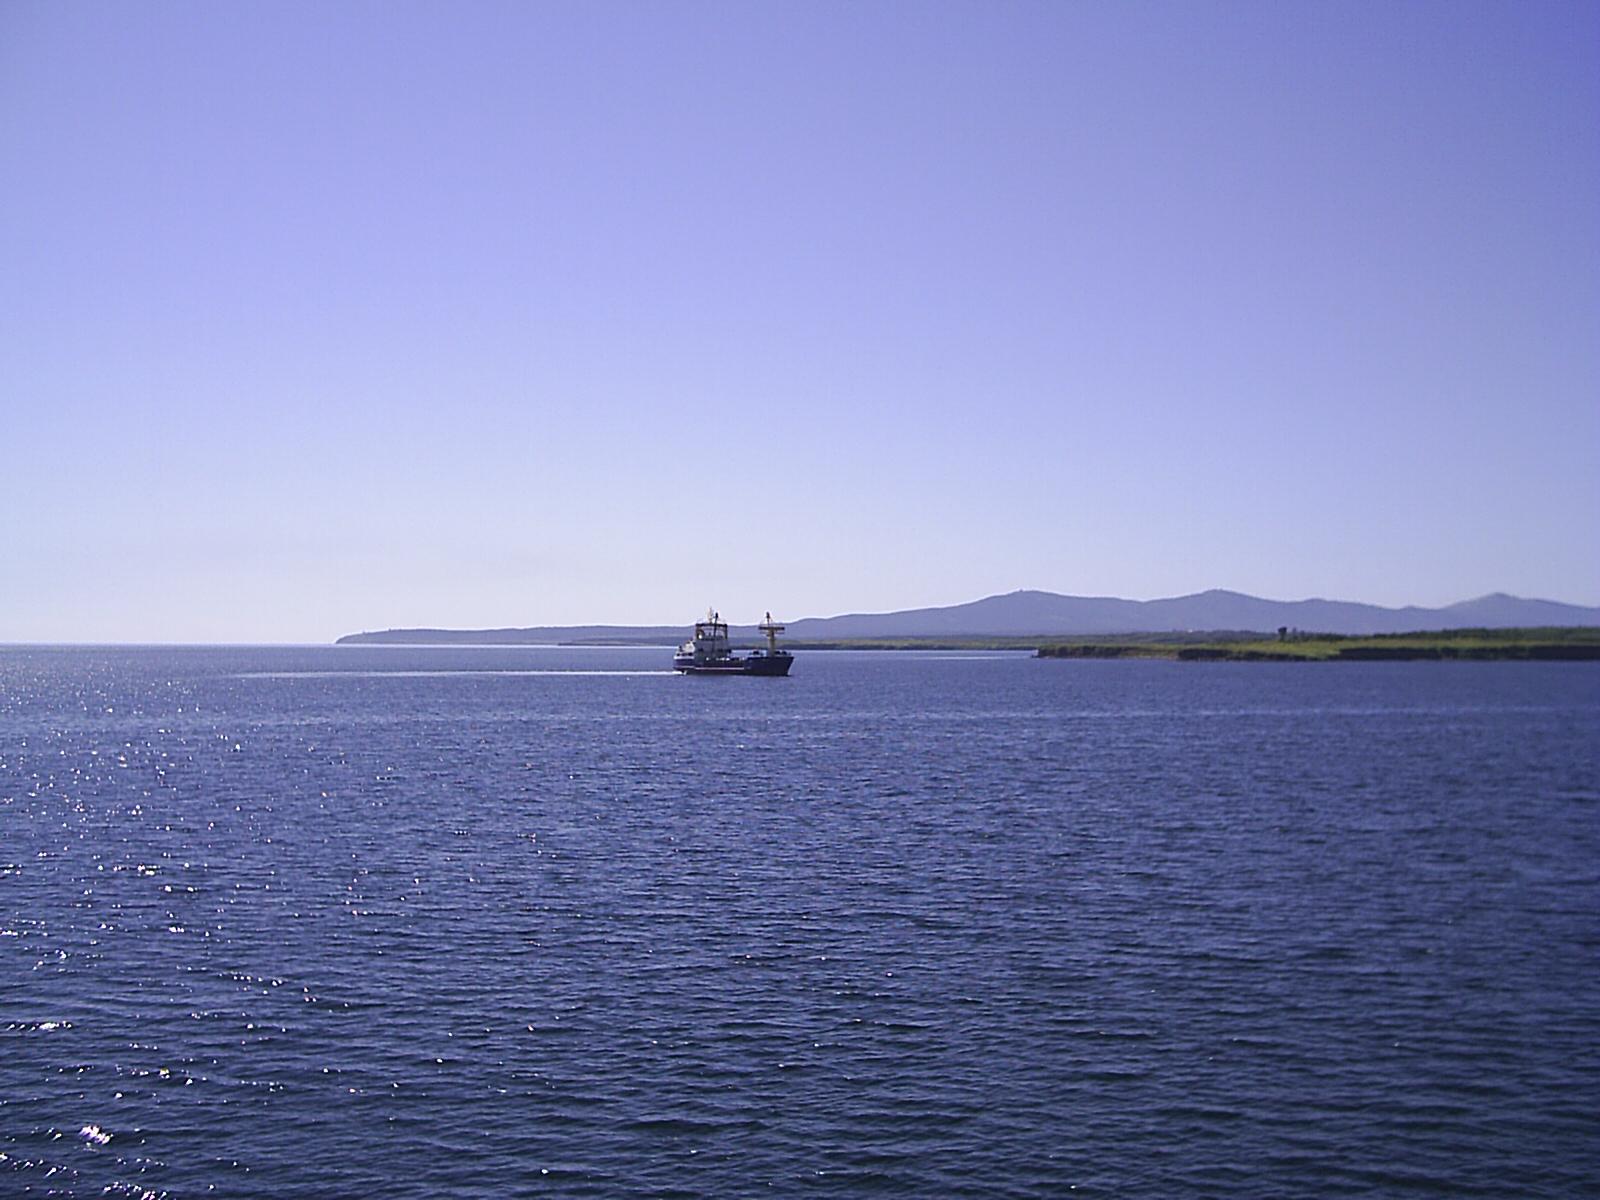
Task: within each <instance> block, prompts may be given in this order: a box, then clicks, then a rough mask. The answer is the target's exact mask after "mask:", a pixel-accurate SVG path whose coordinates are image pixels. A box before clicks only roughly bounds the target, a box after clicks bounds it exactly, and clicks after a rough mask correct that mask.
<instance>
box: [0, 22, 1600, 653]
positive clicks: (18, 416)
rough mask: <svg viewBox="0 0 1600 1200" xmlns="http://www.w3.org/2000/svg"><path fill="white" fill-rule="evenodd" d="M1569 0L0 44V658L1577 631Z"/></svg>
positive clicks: (1596, 241) (1584, 521)
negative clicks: (1559, 627)
mask: <svg viewBox="0 0 1600 1200" xmlns="http://www.w3.org/2000/svg"><path fill="white" fill-rule="evenodd" d="M1597 47H1600V6H1597V5H1595V4H1592V3H1581V4H1562V3H1548V2H1541V3H1534V4H1527V3H1507V4H1489V5H1483V4H1473V3H1463V2H1450V3H1442V4H1414V3H1412V4H1408V3H1391V2H1384V3H1371V4H1363V3H1338V4H1278V3H1270V4H1269V3H1259V4H1247V3H1237V2H1229V3H1220V4H1210V3H1170V4H1169V3H1158V4H1139V3H1106V4H1091V3H1081V4H1069V3H1038V4H1005V3H993V2H989V0H984V2H976V0H975V2H972V3H887V2H886V3H856V2H851V3H838V4H828V3H813V2H807V3H795V4H774V3H756V4H744V3H739V4H704V3H677V4H645V3H628V4H603V3H595V4H557V3H545V4H539V3H513V4H503V5H502V4H484V3H476V4H474V3H468V4H424V3H406V4H395V3H374V4H364V3H340V4H328V3H321V2H319V3H313V4H289V3H272V4H216V3H209V2H207V3H193V4H189V3H182V4H179V3H148V4H108V3H94V4H82V3H70V2H69V3H57V2H49V3H43V2H41V3H33V2H18V0H3V2H0V445H3V446H4V449H5V459H6V469H5V476H4V481H3V484H0V529H3V533H4V541H3V545H0V641H26V640H158V641H171V640H200V641H213V640H223V641H274V640H323V639H329V638H332V637H335V636H337V635H338V634H341V633H345V632H349V631H352V630H358V629H370V628H382V627H387V626H395V625H441V626H457V627H462V626H486V625H528V624H546V623H567V622H628V623H633V622H639V623H644V622H649V623H654V622H673V621H679V620H681V621H684V622H687V621H689V620H692V619H693V617H695V616H696V615H697V614H698V613H700V612H701V611H703V610H704V608H705V607H706V605H708V604H711V603H715V604H717V605H718V606H719V607H720V608H721V609H722V611H723V612H724V613H725V614H727V615H729V616H730V617H732V618H733V619H736V620H741V621H742V620H751V619H754V618H756V617H758V616H759V615H760V613H761V612H762V611H764V610H766V609H768V608H770V609H771V610H772V611H773V612H774V613H775V614H778V615H780V616H784V617H790V618H794V617H799V616H807V615H828V614H831V613H837V612H841V611H851V610H884V609H893V608H903V607H912V606H920V605H926V604H942V603H956V602H961V601H965V600H970V599H975V598H977V597H979V596H982V595H986V594H990V593H993V592H998V591H1007V590H1011V589H1013V588H1019V587H1037V588H1044V589H1048V590H1052V591H1061V592H1070V593H1079V594H1099V595H1121V596H1128V597H1134V598H1150V597H1156V596H1164V595H1174V594H1179V593H1184V592H1191V591H1198V590H1201V589H1204V588H1208V587H1229V588H1235V589H1238V590H1241V591H1247V592H1252V593H1255V594H1258V595H1265V596H1269V597H1274V598H1280V599H1296V598H1301V597H1306V596H1313V595H1321V596H1330V597H1337V598H1342V599H1354V600H1366V601H1372V602H1376V603H1384V604H1403V603H1422V604H1440V603H1448V602H1450V601H1454V600H1459V599H1465V598H1467V597H1470V596H1473V595H1477V594H1481V593H1483V592H1487V591H1492V590H1505V591H1511V592H1515V593H1518V594H1523V595H1538V596H1546V597H1550V598H1554V599H1560V600H1568V601H1573V602H1581V603H1588V604H1595V603H1600V471H1597V456H1600V51H1597Z"/></svg>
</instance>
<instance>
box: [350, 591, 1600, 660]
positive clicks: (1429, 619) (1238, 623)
mask: <svg viewBox="0 0 1600 1200" xmlns="http://www.w3.org/2000/svg"><path fill="white" fill-rule="evenodd" d="M687 626H688V622H687V621H685V622H683V623H680V624H677V625H536V626H528V627H522V628H503V629H386V630H381V631H377V632H367V633H352V634H347V635H346V636H344V637H342V638H340V639H339V640H338V644H339V645H413V646H415V645H454V646H462V645H478V646H484V645H502V646H503V645H566V646H585V645H587V646H606V645H612V646H628V645H654V646H662V645H673V644H675V643H677V642H679V641H681V640H682V638H683V635H684V631H685V629H686V628H687ZM788 626H789V632H788V639H787V640H788V641H789V642H790V644H792V645H796V646H799V647H806V646H810V647H812V648H822V647H824V646H840V645H846V644H848V645H858V646H859V645H866V644H879V645H919V646H924V647H926V646H930V645H936V644H944V645H966V644H974V643H984V644H994V645H1011V646H1015V647H1016V648H1019V649H1023V648H1026V649H1036V648H1039V647H1041V646H1044V645H1046V644H1056V643H1062V642H1065V641H1066V640H1068V639H1072V638H1096V639H1104V638H1106V637H1108V636H1113V637H1114V636H1119V635H1145V637H1146V640H1144V641H1142V642H1141V643H1140V644H1142V645H1144V646H1146V647H1147V648H1148V647H1150V646H1152V645H1153V644H1154V643H1152V642H1150V641H1149V640H1148V635H1156V634H1177V635H1183V641H1184V646H1183V648H1184V649H1186V650H1188V651H1196V653H1187V654H1184V655H1181V657H1202V655H1200V654H1199V653H1198V652H1197V651H1198V649H1199V645H1198V644H1197V643H1196V639H1195V634H1196V633H1203V632H1206V631H1231V632H1229V633H1228V634H1227V635H1225V636H1224V637H1223V638H1222V639H1221V642H1222V643H1225V644H1227V645H1229V646H1233V647H1235V649H1237V648H1238V646H1239V645H1240V644H1243V643H1246V642H1250V641H1253V640H1259V638H1260V637H1261V636H1266V637H1270V638H1272V639H1273V642H1272V645H1273V646H1274V647H1278V646H1281V645H1283V643H1280V642H1278V641H1277V640H1276V639H1277V636H1278V631H1279V630H1283V631H1284V632H1285V636H1287V634H1288V631H1290V630H1306V631H1311V632H1314V633H1317V634H1329V635H1337V636H1339V637H1342V638H1351V637H1374V636H1380V635H1394V634H1418V633H1423V632H1427V631H1434V632H1435V633H1436V634H1437V633H1438V632H1440V631H1451V630H1479V631H1489V630H1512V629H1515V630H1523V631H1527V630H1547V629H1553V628H1568V629H1571V628H1590V629H1600V608H1590V607H1585V606H1583V605H1577V604H1562V603H1559V602H1557V601H1554V600H1530V599H1524V598H1522V597H1519V596H1509V595H1506V594H1505V593H1503V592H1497V593H1494V594H1492V595H1488V596H1480V597H1478V598H1477V599H1475V600H1464V601H1462V602H1460V603H1459V604H1451V605H1446V606H1445V607H1443V608H1421V607H1417V606H1408V607H1405V608H1385V607H1382V606H1380V605H1376V604H1361V603H1356V602H1353V601H1348V600H1321V599H1317V600H1264V599H1261V598H1260V597H1257V596H1247V595H1245V594H1243V593H1241V592H1229V591H1222V590H1212V591H1207V592H1197V593H1195V594H1194V595H1190V596H1175V597H1172V598H1170V599H1164V600H1122V599H1117V598H1114V597H1105V596H1064V595H1059V594H1057V593H1054V592H1039V591H1018V592H1008V593H1006V594H1005V595H1001V596H989V597H986V598H985V599H982V600H974V601H972V602H971V603H968V604H956V605H951V606H948V607H944V608H916V609H907V610H904V611H901V612H890V613H851V614H847V615H844V616H837V617H806V618H802V619H800V620H794V621H790V622H788ZM731 633H732V635H733V637H734V639H735V640H736V641H740V642H748V643H750V644H754V642H755V641H756V640H757V637H758V635H757V633H756V629H755V626H753V625H751V626H734V627H733V628H732V630H731ZM1251 635H1256V636H1255V637H1252V636H1251ZM1201 641H1202V643H1203V639H1202V640H1201ZM1501 641H1502V642H1504V641H1505V639H1504V638H1502V639H1501ZM1101 644H1103V643H1101ZM1295 644H1297V645H1302V646H1304V645H1309V642H1307V641H1306V640H1305V639H1303V638H1302V640H1301V642H1300V643H1295ZM1344 649H1346V650H1355V649H1356V647H1353V646H1346V647H1344ZM1271 653H1273V654H1275V655H1288V656H1292V657H1297V658H1307V657H1313V656H1312V655H1311V654H1309V653H1293V654H1292V655H1290V652H1289V651H1283V650H1273V651H1271ZM1485 654H1487V651H1485ZM1076 656H1077V657H1082V656H1083V655H1081V654H1080V655H1076ZM1108 656H1110V655H1107V654H1100V655H1096V657H1108ZM1145 656H1146V657H1150V656H1156V657H1180V655H1178V654H1176V653H1174V654H1171V655H1157V654H1154V653H1153V651H1148V650H1147V652H1146V653H1145ZM1227 656H1228V655H1223V654H1218V655H1214V657H1227ZM1494 656H1495V657H1502V656H1501V655H1494ZM1324 657H1326V656H1324Z"/></svg>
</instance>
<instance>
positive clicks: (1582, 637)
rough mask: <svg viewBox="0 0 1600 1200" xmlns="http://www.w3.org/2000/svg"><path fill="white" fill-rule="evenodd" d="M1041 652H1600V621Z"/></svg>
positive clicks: (1154, 640) (1303, 655)
mask: <svg viewBox="0 0 1600 1200" xmlns="http://www.w3.org/2000/svg"><path fill="white" fill-rule="evenodd" d="M1037 653H1038V657H1040V658H1167V659H1177V660H1179V661H1185V662H1188V661H1212V662H1215V661H1224V662H1334V661H1339V662H1352V661H1382V660H1390V661H1399V660H1415V659H1539V660H1553V661H1559V660H1575V659H1596V660H1600V629H1597V628H1592V627H1590V628H1552V629H1442V630H1438V631H1436V632H1430V633H1387V634H1378V635H1376V636H1372V637H1346V636H1342V635H1340V634H1326V633H1291V634H1289V635H1288V636H1287V637H1285V638H1282V639H1279V638H1276V637H1272V638H1262V637H1259V636H1256V635H1251V636H1249V637H1238V636H1225V637H1220V638H1209V639H1208V640H1205V641H1195V640H1193V639H1192V638H1183V637H1171V636H1159V635H1158V636H1154V637H1138V638H1084V639H1079V640H1075V641H1070V642H1052V643H1048V644H1043V645H1040V646H1039V648H1038V652H1037Z"/></svg>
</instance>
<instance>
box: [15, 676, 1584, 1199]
mask: <svg viewBox="0 0 1600 1200" xmlns="http://www.w3.org/2000/svg"><path fill="white" fill-rule="evenodd" d="M669 655H670V651H668V650H640V649H631V650H560V649H539V648H496V649H489V648H464V649H420V648H419V649H401V648H388V647H341V648H299V649H295V648H214V649H172V648H150V649H91V648H71V649H23V648H12V649H6V650H0V1196H61V1197H80V1196H101V1195H110V1196H124V1197H134V1196H139V1197H174V1198H177V1197H191V1196H203V1195H219V1196H227V1197H245V1198H248V1197H274V1198H282V1197H302V1196H304V1197H324V1196H331V1197H340V1196H350V1197H366V1196H384V1197H433V1196H469V1197H476V1196H482V1197H518V1196H539V1195H551V1196H596V1197H600V1196H604V1197H626V1196H664V1197H665V1196H683V1197H691V1196H746V1195H779V1196H783V1195H800V1194H807V1195H810V1194H832V1195H843V1196H858V1195H879V1196H930V1197H932V1196H974V1197H978V1196H982V1197H994V1196H1006V1197H1033V1196H1037V1197H1057V1196H1063V1195H1066V1194H1069V1193H1072V1194H1081V1195H1085V1196H1095V1195H1098V1196H1115V1197H1152V1198H1154V1197H1172V1196H1229V1197H1234V1196H1260V1197H1287V1196H1307V1197H1312V1196H1316V1197H1324V1196H1361V1195H1366V1196H1384V1197H1409V1196H1429V1197H1437V1196H1441V1195H1443V1196H1496V1197H1502V1196H1512V1195H1515V1196H1523V1197H1569V1196H1570V1197H1577V1196H1586V1195H1595V1194H1597V1193H1600V1003H1597V996H1600V970H1597V968H1600V955H1597V951H1600V668H1597V667H1596V666H1594V665H1592V664H1561V663H1544V664H1540V663H1370V664H1361V663H1348V664H1316V665H1283V664H1229V663H1161V662H1092V661H1087V662H1078V661H1039V660H1034V659H1031V658H1028V657H1026V656H1023V655H1014V654H995V655H960V654H919V653H906V652H902V653H879V654H872V653H846V652H835V653H826V652H810V653H806V652H802V653H801V654H800V655H799V656H798V658H797V661H796V665H795V669H794V674H793V676H792V677H790V678H788V679H783V680H766V679H726V678H716V679H701V678H687V677H679V676H675V675H673V674H671V673H670V672H667V671H665V670H664V667H665V665H666V663H667V661H668V657H669Z"/></svg>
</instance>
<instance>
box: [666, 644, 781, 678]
mask: <svg viewBox="0 0 1600 1200" xmlns="http://www.w3.org/2000/svg"><path fill="white" fill-rule="evenodd" d="M793 662H794V655H792V654H790V653H788V652H787V651H784V650H779V651H778V652H777V653H776V654H768V653H767V652H765V651H761V652H759V653H756V654H750V655H746V656H745V657H744V658H739V657H737V656H730V657H728V658H722V659H713V660H711V661H707V662H698V663H697V662H695V660H694V656H693V655H692V654H680V655H678V656H676V657H675V658H674V659H673V660H672V668H673V670H675V671H681V672H683V674H685V675H787V674H788V673H789V666H790V664H791V663H793Z"/></svg>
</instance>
